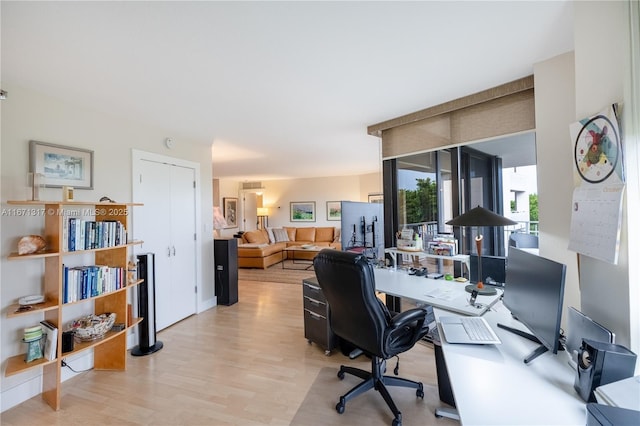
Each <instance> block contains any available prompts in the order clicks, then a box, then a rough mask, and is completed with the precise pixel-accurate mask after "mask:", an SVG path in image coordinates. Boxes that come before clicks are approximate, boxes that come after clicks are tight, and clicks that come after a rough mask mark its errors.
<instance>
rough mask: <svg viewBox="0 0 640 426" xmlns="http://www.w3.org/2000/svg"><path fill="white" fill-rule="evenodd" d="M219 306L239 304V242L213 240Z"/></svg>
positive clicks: (233, 240) (234, 240)
mask: <svg viewBox="0 0 640 426" xmlns="http://www.w3.org/2000/svg"><path fill="white" fill-rule="evenodd" d="M213 253H214V261H215V262H214V263H215V267H216V270H215V274H216V275H215V280H216V296H218V304H220V305H233V304H234V303H237V302H238V240H236V239H235V238H233V239H229V240H213Z"/></svg>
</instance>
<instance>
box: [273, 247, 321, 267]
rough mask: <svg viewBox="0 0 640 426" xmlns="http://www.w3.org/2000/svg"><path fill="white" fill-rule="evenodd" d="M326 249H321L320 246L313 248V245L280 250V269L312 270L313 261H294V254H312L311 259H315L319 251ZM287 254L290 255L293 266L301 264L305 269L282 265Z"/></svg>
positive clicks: (287, 256)
mask: <svg viewBox="0 0 640 426" xmlns="http://www.w3.org/2000/svg"><path fill="white" fill-rule="evenodd" d="M326 248H328V247H321V246H313V245H303V246H302V245H301V246H289V247H286V248H285V249H284V250H282V262H281V264H282V269H294V270H309V269H311V268H313V259H296V254H297V253H300V252H304V253H314V254H313V257H314V258H315V257H316V255H317V254H318V253H320V251H321V250H322V249H326ZM289 253H291V254H292V256H291V263H293V264H294V265H295V264H303V265H306V267H304V268H296V267H293V268H288V267H286V266H285V265H284V263H285V262H284V261H285V260H287V259H288V258H289Z"/></svg>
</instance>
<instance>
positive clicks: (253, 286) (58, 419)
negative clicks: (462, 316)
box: [0, 281, 436, 426]
mask: <svg viewBox="0 0 640 426" xmlns="http://www.w3.org/2000/svg"><path fill="white" fill-rule="evenodd" d="M302 312H303V308H302V286H301V285H295V284H277V283H261V282H254V281H241V282H240V284H239V303H237V304H235V305H232V306H218V307H216V308H213V309H210V310H208V311H206V312H204V313H202V314H199V315H194V316H192V317H190V318H187V319H185V320H184V321H181V322H180V323H178V324H175V325H173V326H172V327H169V328H168V329H165V330H163V331H161V332H160V333H158V340H160V341H162V342H163V343H164V348H163V349H162V350H161V351H159V352H157V353H155V354H153V355H150V356H144V357H132V356H130V357H129V358H128V361H127V363H128V364H127V371H126V372H106V371H89V372H85V373H82V374H79V375H78V376H77V377H74V378H72V379H70V380H67V381H65V382H64V383H63V385H62V388H63V394H62V409H61V410H60V411H58V412H55V411H53V410H51V408H49V406H48V405H47V404H46V403H44V402H43V401H42V399H41V398H40V396H37V397H34V398H32V399H30V400H28V401H26V402H24V403H22V404H20V405H19V406H17V407H14V408H12V409H10V410H7V411H6V412H4V413H2V414H1V415H0V423H1V424H2V425H5V426H9V425H45V424H46V425H52V424H60V425H62V424H64V425H65V426H66V425H76V424H77V425H80V424H82V425H85V426H86V425H98V424H100V425H102V424H112V425H151V424H153V425H163V424H164V425H169V424H171V425H174V424H175V425H178V424H179V425H220V424H234V425H287V424H289V423H290V421H291V419H292V418H293V417H294V415H295V413H296V411H297V410H298V407H299V406H300V404H301V403H302V401H303V400H304V398H305V395H306V393H307V391H308V390H309V388H310V387H311V385H312V383H313V382H314V379H315V378H316V376H317V374H318V372H319V371H320V369H321V368H323V367H327V366H335V368H336V371H337V368H338V367H339V365H340V364H342V363H344V364H349V365H356V366H358V367H360V368H364V369H368V368H369V361H368V360H367V359H366V358H365V357H360V358H359V359H358V360H355V361H351V360H349V359H348V358H347V357H345V356H343V355H342V354H341V353H340V352H339V351H337V350H336V351H334V353H333V354H332V355H331V356H325V354H324V350H323V349H322V348H320V347H318V346H316V345H315V344H311V345H310V344H308V342H307V340H306V339H305V338H304V326H303V315H302ZM401 359H402V361H401V370H400V375H401V376H404V377H408V378H412V379H415V380H421V381H422V382H423V383H425V384H433V385H435V384H436V376H435V362H434V358H433V349H432V348H430V347H428V346H427V345H423V344H418V345H416V346H415V347H414V348H413V349H412V350H411V351H409V352H407V353H405V354H402V355H401ZM72 367H73V365H72ZM338 396H339V395H338V394H337V393H336V401H337V398H338ZM328 411H329V410H328ZM327 414H332V415H335V412H332V413H327ZM434 420H435V419H433V416H431V419H425V424H434ZM310 424H313V422H312V421H311V422H310Z"/></svg>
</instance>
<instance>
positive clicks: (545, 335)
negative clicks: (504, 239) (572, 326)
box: [498, 247, 567, 364]
mask: <svg viewBox="0 0 640 426" xmlns="http://www.w3.org/2000/svg"><path fill="white" fill-rule="evenodd" d="M566 269H567V268H566V266H565V265H563V264H561V263H558V262H555V261H553V260H550V259H547V258H544V257H542V256H538V255H536V254H532V253H528V252H526V251H523V250H519V249H517V248H515V247H510V248H509V254H508V257H507V273H506V282H505V288H504V296H503V299H502V301H503V303H504V305H505V306H506V307H507V308H508V309H509V310H510V311H511V315H512V316H513V317H514V318H515V319H517V320H518V321H520V322H521V323H523V324H524V325H525V326H527V328H528V329H529V330H530V331H531V335H529V333H522V332H521V331H519V330H514V329H512V328H510V327H506V326H504V325H502V324H498V326H499V327H501V328H505V329H508V330H510V331H514V332H515V333H516V334H519V335H521V336H523V337H526V338H529V339H530V340H533V341H537V342H538V343H540V347H539V348H538V349H536V350H535V351H533V352H532V353H531V354H530V355H529V356H527V357H526V358H525V360H524V362H525V363H526V364H527V363H529V362H531V361H532V360H533V359H534V358H536V357H537V356H538V355H541V354H543V353H544V352H546V351H551V352H553V353H554V354H555V353H557V352H558V350H563V349H564V348H563V347H562V345H560V343H559V339H560V321H561V319H562V302H563V300H564V279H565V274H566Z"/></svg>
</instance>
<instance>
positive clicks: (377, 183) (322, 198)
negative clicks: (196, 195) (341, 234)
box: [220, 173, 382, 238]
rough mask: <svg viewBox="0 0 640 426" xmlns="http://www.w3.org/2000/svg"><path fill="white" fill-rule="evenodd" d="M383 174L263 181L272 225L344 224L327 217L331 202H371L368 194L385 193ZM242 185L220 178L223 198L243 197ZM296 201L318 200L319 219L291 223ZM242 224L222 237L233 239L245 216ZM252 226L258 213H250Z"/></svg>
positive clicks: (249, 223)
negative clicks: (291, 209) (291, 214)
mask: <svg viewBox="0 0 640 426" xmlns="http://www.w3.org/2000/svg"><path fill="white" fill-rule="evenodd" d="M380 176H381V175H380V174H379V173H371V174H366V175H354V176H333V177H322V178H305V179H287V180H270V181H262V186H263V187H264V188H265V190H264V192H263V195H262V197H263V205H264V206H265V207H267V208H269V226H270V227H281V226H334V227H340V222H338V221H328V220H327V201H367V196H368V194H373V193H379V192H382V183H381V181H382V179H381V177H380ZM240 186H241V183H240V182H238V181H234V180H229V179H220V198H221V199H222V198H223V197H239V198H241V197H242V194H241V193H240V190H239V188H240ZM292 201H314V202H315V203H316V221H315V222H291V221H290V215H289V212H290V210H289V208H290V204H289V203H291V202H292ZM241 213H242V212H241ZM249 218H252V220H249ZM239 225H240V226H239V227H238V228H230V229H223V230H222V232H221V237H222V238H230V237H232V236H233V234H234V233H236V232H238V231H239V230H241V229H242V228H241V226H242V225H241V218H240V219H239ZM251 229H255V214H253V215H249V214H247V230H251Z"/></svg>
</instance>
